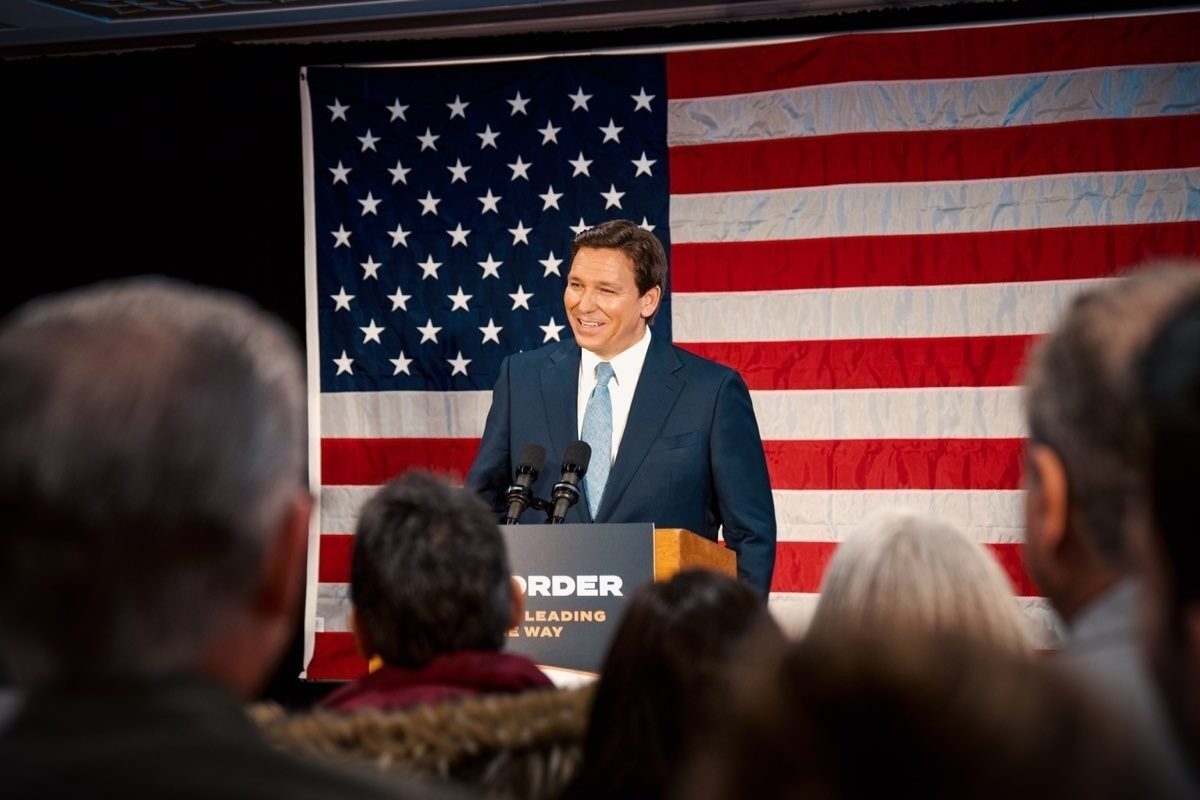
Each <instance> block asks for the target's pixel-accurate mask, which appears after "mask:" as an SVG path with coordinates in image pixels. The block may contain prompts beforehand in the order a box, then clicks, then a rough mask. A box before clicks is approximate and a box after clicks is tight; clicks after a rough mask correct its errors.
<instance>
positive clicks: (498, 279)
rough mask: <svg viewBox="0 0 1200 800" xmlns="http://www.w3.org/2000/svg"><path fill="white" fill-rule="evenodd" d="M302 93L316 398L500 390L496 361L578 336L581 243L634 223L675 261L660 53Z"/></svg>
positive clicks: (355, 72) (464, 70) (358, 79)
mask: <svg viewBox="0 0 1200 800" xmlns="http://www.w3.org/2000/svg"><path fill="white" fill-rule="evenodd" d="M308 81H309V83H310V92H311V96H312V98H313V104H312V116H313V123H312V128H313V168H314V184H315V193H314V194H315V203H316V216H315V222H316V250H317V292H318V296H317V319H318V332H319V342H320V369H321V390H322V391H324V392H345V391H379V390H406V391H420V390H437V391H446V390H469V389H491V388H492V386H493V385H494V384H495V381H496V377H497V373H498V369H499V366H500V362H501V361H502V360H503V358H504V356H507V355H509V354H512V353H516V352H519V351H524V350H531V349H536V348H538V347H542V346H543V345H545V344H547V343H550V342H554V341H561V340H564V339H566V338H568V337H570V336H571V329H570V326H569V325H568V323H567V320H566V316H565V314H564V311H563V305H562V294H563V287H564V285H565V276H566V274H567V271H568V268H569V266H570V256H571V251H570V247H571V240H572V238H573V237H574V236H575V234H576V233H577V232H578V231H580V230H582V229H583V228H584V227H591V226H593V225H596V224H597V223H600V222H603V221H605V220H610V219H617V218H625V219H631V220H633V221H635V222H638V223H640V224H642V225H643V227H646V228H649V229H651V230H653V232H654V234H655V235H656V236H658V237H659V239H660V240H662V242H663V245H664V246H665V247H666V248H667V249H668V252H669V250H670V239H669V217H668V214H669V207H670V204H669V184H668V174H667V143H666V121H667V113H666V112H667V98H666V84H665V70H664V61H663V57H662V56H622V57H583V58H574V59H559V60H535V61H515V62H506V63H500V64H489V65H487V67H486V68H481V67H480V66H478V65H462V66H438V67H414V68H412V69H406V70H378V69H366V68H337V67H328V68H312V69H309V70H308ZM670 324H671V312H670V306H669V297H666V298H664V304H663V307H662V309H661V311H660V313H659V315H658V318H657V320H656V322H655V328H654V330H655V335H656V336H660V335H661V336H665V337H666V338H667V339H668V340H669V339H670Z"/></svg>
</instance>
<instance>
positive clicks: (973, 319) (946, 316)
mask: <svg viewBox="0 0 1200 800" xmlns="http://www.w3.org/2000/svg"><path fill="white" fill-rule="evenodd" d="M1108 280H1112V279H1110V278H1101V279H1085V280H1068V281H1040V282H1036V283H982V284H963V285H957V286H918V287H912V288H906V287H880V288H872V287H868V288H854V289H793V290H788V291H768V292H690V293H680V294H676V295H674V296H673V297H672V298H671V325H672V334H673V336H674V339H675V341H676V342H792V341H811V340H822V339H880V338H883V339H895V338H926V337H939V336H1018V335H1038V334H1042V333H1046V332H1047V331H1049V330H1051V329H1052V328H1053V327H1054V324H1055V322H1056V321H1057V320H1058V317H1059V315H1060V314H1061V313H1062V310H1063V308H1064V307H1065V306H1066V304H1067V303H1069V302H1070V301H1071V300H1072V299H1073V298H1074V297H1075V296H1076V295H1078V294H1079V293H1080V292H1083V291H1086V290H1088V289H1091V288H1094V287H1096V286H1098V285H1099V284H1100V283H1101V282H1103V281H1108Z"/></svg>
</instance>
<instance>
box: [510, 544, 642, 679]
mask: <svg viewBox="0 0 1200 800" xmlns="http://www.w3.org/2000/svg"><path fill="white" fill-rule="evenodd" d="M500 530H501V532H502V533H503V534H504V541H505V544H506V545H507V546H508V557H509V559H510V560H511V562H512V563H511V566H512V571H513V575H514V577H516V578H517V580H518V581H519V582H520V583H521V585H522V586H523V587H524V589H525V613H524V615H523V619H522V620H521V624H520V625H518V626H517V627H516V628H514V629H513V630H511V631H509V634H508V645H507V649H509V650H511V651H513V652H516V653H521V654H523V655H527V656H529V657H530V658H532V659H533V660H534V661H536V662H537V663H539V664H544V665H547V666H552V667H564V668H567V669H578V670H587V671H589V672H597V671H599V669H600V664H601V662H602V661H603V660H604V654H605V652H606V651H607V650H608V644H609V642H610V641H611V639H612V636H613V633H614V632H615V631H616V628H617V624H618V622H619V621H620V618H621V612H622V611H623V610H624V608H625V603H626V600H627V599H628V597H629V595H630V594H631V593H632V592H633V591H634V590H635V589H636V588H637V587H638V586H640V585H641V584H643V583H646V582H647V581H650V580H652V579H653V578H654V526H653V525H651V524H650V523H648V522H640V523H632V524H624V525H602V524H594V525H502V526H500Z"/></svg>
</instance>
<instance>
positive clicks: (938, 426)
mask: <svg viewBox="0 0 1200 800" xmlns="http://www.w3.org/2000/svg"><path fill="white" fill-rule="evenodd" d="M481 394H487V393H481ZM414 395H417V396H420V395H433V396H434V397H435V398H445V399H446V405H453V397H454V395H453V394H450V395H449V397H447V395H446V394H445V393H442V392H345V393H338V394H333V395H330V394H324V395H321V402H322V413H324V412H325V410H326V407H325V402H326V399H327V398H330V397H336V398H337V399H338V403H339V405H341V406H342V410H343V411H344V412H345V416H344V417H342V418H331V419H329V421H328V422H327V423H326V424H325V428H324V435H325V436H326V437H335V438H339V437H350V438H357V437H378V436H382V437H389V438H390V437H399V438H403V437H411V436H417V435H419V434H416V433H414V432H413V431H412V425H413V420H412V419H411V416H410V415H411V413H412V412H411V410H410V409H411V408H412V406H413V404H414ZM750 398H751V401H752V402H753V403H754V412H755V415H756V416H757V417H758V426H759V429H760V431H761V433H762V438H763V439H876V438H881V437H882V438H901V439H912V438H939V439H944V438H980V437H1001V438H1009V437H1019V436H1024V435H1025V434H1024V423H1023V422H1022V415H1021V408H1020V389H1019V388H1017V387H1011V386H1000V387H966V388H957V387H956V388H948V389H926V388H919V389H841V390H813V391H809V390H791V389H789V390H768V391H752V392H750ZM416 404H417V405H421V406H423V405H426V404H436V402H435V400H434V399H433V398H430V399H428V400H426V399H424V398H421V399H419V400H417V403H416ZM474 414H475V416H471V415H469V414H467V413H457V414H454V415H450V416H448V417H447V418H446V419H445V420H439V425H438V428H439V430H442V431H444V435H445V436H446V437H447V438H470V437H478V436H480V435H481V434H482V432H483V423H484V419H485V418H486V415H487V408H486V406H483V407H478V406H477V407H476V408H475V409H474Z"/></svg>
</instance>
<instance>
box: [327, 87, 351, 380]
mask: <svg viewBox="0 0 1200 800" xmlns="http://www.w3.org/2000/svg"><path fill="white" fill-rule="evenodd" d="M325 107H326V108H328V109H329V110H330V111H332V112H333V117H332V118H331V119H330V120H329V121H330V122H333V121H334V120H339V119H340V120H342V121H343V122H349V121H350V120H348V119H346V112H347V111H349V110H350V106H344V105H342V101H341V100H338V99H337V98H336V97H335V98H333V105H331V106H325ZM342 355H345V353H343V354H342ZM348 371H349V370H347V372H348ZM339 374H340V373H339Z"/></svg>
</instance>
